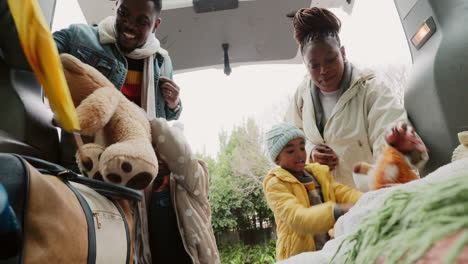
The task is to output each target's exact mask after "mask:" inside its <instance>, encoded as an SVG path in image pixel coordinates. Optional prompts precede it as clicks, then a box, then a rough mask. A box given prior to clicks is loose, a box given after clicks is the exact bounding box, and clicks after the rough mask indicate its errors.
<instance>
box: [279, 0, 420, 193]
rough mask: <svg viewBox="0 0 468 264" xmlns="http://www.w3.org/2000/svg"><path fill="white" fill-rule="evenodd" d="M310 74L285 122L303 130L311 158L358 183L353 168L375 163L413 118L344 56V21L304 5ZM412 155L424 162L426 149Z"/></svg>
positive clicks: (300, 25)
mask: <svg viewBox="0 0 468 264" xmlns="http://www.w3.org/2000/svg"><path fill="white" fill-rule="evenodd" d="M293 23H294V37H295V39H296V41H297V42H298V44H299V46H300V49H301V52H302V55H303V60H304V64H305V65H306V67H307V70H308V72H309V74H308V75H307V76H306V77H305V78H304V81H303V82H302V83H301V84H300V85H299V87H298V88H297V91H296V93H295V95H294V98H293V102H292V103H291V105H290V107H289V109H288V112H287V114H286V117H285V121H286V122H289V123H292V124H294V125H296V126H297V127H298V128H301V129H302V130H303V131H304V134H305V136H306V139H307V145H306V150H307V153H309V157H310V159H311V160H310V161H311V162H319V163H321V164H324V165H328V166H329V167H330V169H331V170H332V173H333V175H334V177H335V180H337V181H339V182H341V183H343V184H345V185H348V186H351V187H354V186H355V184H354V182H353V178H352V167H353V165H354V164H355V163H357V162H360V161H365V162H368V163H374V161H375V157H378V156H379V154H380V152H381V151H382V149H383V146H384V145H385V144H386V143H385V140H384V135H385V133H386V132H388V129H389V128H390V127H392V126H395V124H397V123H399V122H401V123H409V121H408V117H407V114H406V111H405V109H404V108H403V106H402V105H401V104H400V103H398V101H397V100H396V98H395V97H394V96H393V94H392V92H391V91H390V89H389V88H387V87H386V86H385V85H384V84H383V83H381V82H379V81H378V80H377V79H376V78H375V76H374V74H373V73H370V72H364V71H361V70H359V69H357V68H356V67H354V66H353V65H352V64H351V63H349V62H347V60H346V53H345V50H344V47H342V46H341V43H340V39H339V37H338V33H339V30H340V27H341V22H340V20H339V19H338V18H337V17H336V16H335V15H334V14H333V13H331V12H330V11H328V10H327V9H322V8H316V7H314V8H303V9H300V10H299V11H298V12H297V13H296V15H295V16H294V19H293ZM408 154H411V158H412V162H413V164H415V165H416V164H417V165H418V166H421V165H422V164H423V163H424V162H425V161H426V160H427V159H428V156H427V153H419V152H414V153H408Z"/></svg>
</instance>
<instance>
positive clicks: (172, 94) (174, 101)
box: [159, 76, 180, 110]
mask: <svg viewBox="0 0 468 264" xmlns="http://www.w3.org/2000/svg"><path fill="white" fill-rule="evenodd" d="M159 81H160V82H162V84H161V89H162V90H161V92H162V96H163V98H164V101H166V105H167V107H169V109H171V110H173V109H176V108H177V106H178V105H179V102H180V99H179V91H180V88H179V86H177V84H176V83H175V82H174V81H173V80H171V79H168V78H166V77H162V76H161V77H159Z"/></svg>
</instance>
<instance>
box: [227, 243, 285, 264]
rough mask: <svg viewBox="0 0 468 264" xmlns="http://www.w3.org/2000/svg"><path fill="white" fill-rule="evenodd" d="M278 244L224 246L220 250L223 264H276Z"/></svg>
mask: <svg viewBox="0 0 468 264" xmlns="http://www.w3.org/2000/svg"><path fill="white" fill-rule="evenodd" d="M275 248H276V243H275V241H273V240H270V242H269V244H268V245H246V244H242V243H237V244H232V245H223V246H220V248H219V254H220V257H221V263H222V264H271V263H275V262H276V258H275Z"/></svg>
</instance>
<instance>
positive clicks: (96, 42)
mask: <svg viewBox="0 0 468 264" xmlns="http://www.w3.org/2000/svg"><path fill="white" fill-rule="evenodd" d="M161 8H162V5H161V0H118V1H117V2H116V14H115V16H111V17H107V18H105V19H104V20H102V21H101V22H100V23H99V25H97V26H89V25H85V24H73V25H71V26H70V27H69V28H67V29H63V30H60V31H57V32H55V33H54V34H53V36H54V40H55V43H56V44H57V48H58V50H59V52H60V53H69V54H71V55H73V56H75V57H77V58H78V59H80V60H81V61H83V62H84V63H87V64H89V65H91V66H93V67H95V68H96V69H97V70H99V71H100V72H101V73H102V74H103V75H104V76H106V77H107V78H108V79H109V80H110V81H111V82H112V83H113V84H114V86H115V87H116V88H117V89H119V90H120V91H121V92H122V93H123V94H124V95H125V96H126V97H127V98H128V99H129V100H131V101H133V102H134V103H135V104H137V105H139V106H140V107H142V108H143V109H144V110H145V111H146V112H147V114H148V116H149V117H162V118H165V119H167V120H176V119H178V118H179V116H180V114H181V112H182V105H181V101H180V98H179V91H180V89H179V87H178V86H177V85H176V83H175V82H174V81H173V80H172V74H173V72H172V71H173V70H172V62H171V59H170V57H169V54H168V52H167V51H166V50H164V49H163V48H161V46H160V43H159V40H158V39H156V37H155V34H154V33H155V32H156V29H157V28H158V26H159V24H160V23H161V19H160V18H159V15H160V13H161ZM61 145H62V155H61V156H62V158H61V159H62V160H61V164H62V165H63V166H65V167H67V168H69V169H72V170H75V171H78V168H77V167H76V163H75V158H74V154H75V150H74V148H73V144H72V140H71V136H70V135H67V134H63V135H62V144H61Z"/></svg>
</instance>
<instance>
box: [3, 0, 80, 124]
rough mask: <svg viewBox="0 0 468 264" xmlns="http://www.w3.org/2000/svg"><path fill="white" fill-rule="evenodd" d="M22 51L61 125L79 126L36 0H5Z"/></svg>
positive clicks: (54, 48) (59, 64)
mask: <svg viewBox="0 0 468 264" xmlns="http://www.w3.org/2000/svg"><path fill="white" fill-rule="evenodd" d="M7 1H8V5H9V7H10V12H11V14H12V16H13V20H14V21H15V24H16V29H17V30H18V35H19V39H20V41H21V46H22V48H23V51H24V54H25V55H26V58H27V59H28V62H29V64H30V65H31V68H32V69H33V71H34V73H35V74H36V77H37V79H38V80H39V82H40V83H41V85H42V86H43V88H44V91H45V94H46V96H47V98H48V99H49V103H50V106H51V108H52V110H54V112H55V113H56V114H57V116H58V118H59V121H60V124H61V125H62V128H63V129H65V130H67V131H69V132H71V131H73V130H80V125H79V123H78V118H77V116H76V111H75V106H74V105H73V101H72V99H71V96H70V91H69V89H68V86H67V82H66V80H65V75H64V73H63V70H62V64H61V63H60V59H59V55H58V51H57V47H56V45H55V42H54V40H53V38H52V34H51V33H50V31H49V29H48V27H47V26H46V23H45V19H44V17H43V15H42V11H41V9H40V7H39V5H38V3H37V1H36V0H7Z"/></svg>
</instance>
